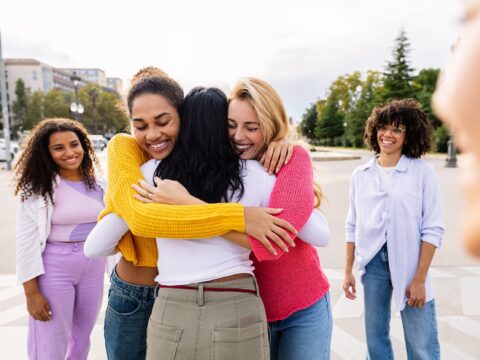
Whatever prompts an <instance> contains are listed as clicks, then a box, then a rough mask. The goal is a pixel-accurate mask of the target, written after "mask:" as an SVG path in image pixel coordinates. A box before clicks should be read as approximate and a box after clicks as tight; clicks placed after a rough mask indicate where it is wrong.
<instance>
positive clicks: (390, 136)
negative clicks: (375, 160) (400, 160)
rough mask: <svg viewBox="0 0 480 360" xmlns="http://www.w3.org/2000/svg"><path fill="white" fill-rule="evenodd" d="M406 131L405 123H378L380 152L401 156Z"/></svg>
mask: <svg viewBox="0 0 480 360" xmlns="http://www.w3.org/2000/svg"><path fill="white" fill-rule="evenodd" d="M405 133H406V128H405V125H401V124H399V125H398V126H397V125H395V124H389V125H385V124H381V125H378V126H377V142H378V146H379V147H380V154H384V155H392V156H398V157H400V156H401V155H402V149H403V145H404V144H405Z"/></svg>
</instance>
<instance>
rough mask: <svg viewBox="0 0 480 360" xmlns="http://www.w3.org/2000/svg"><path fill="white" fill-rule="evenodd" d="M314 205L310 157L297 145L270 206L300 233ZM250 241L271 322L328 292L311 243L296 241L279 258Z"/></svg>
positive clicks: (263, 298) (277, 185)
mask: <svg viewBox="0 0 480 360" xmlns="http://www.w3.org/2000/svg"><path fill="white" fill-rule="evenodd" d="M313 203H314V197H313V170H312V163H311V160H310V156H309V154H308V153H307V151H306V150H305V149H303V148H302V147H300V146H295V148H294V151H293V157H292V159H291V160H290V162H289V163H288V164H287V165H285V166H284V167H283V168H282V170H280V173H279V174H278V177H277V181H276V182H275V186H274V188H273V191H272V194H271V196H270V204H269V206H270V207H273V208H281V209H284V210H283V212H282V213H281V214H280V215H279V216H278V217H280V218H282V219H285V220H287V221H288V222H290V224H292V225H293V226H294V227H295V228H296V229H297V230H300V229H301V228H302V227H303V225H305V223H306V222H307V220H308V218H309V216H310V214H311V212H312V210H313ZM250 242H251V244H252V254H254V255H253V256H252V260H253V262H254V265H255V275H256V277H257V280H258V284H259V287H260V295H261V297H262V300H263V302H264V304H265V310H266V313H267V320H268V321H269V322H271V321H277V320H283V319H285V318H287V317H288V316H290V315H291V314H292V313H294V312H296V311H298V310H302V309H305V308H307V307H309V306H310V305H313V304H314V303H315V302H317V301H318V300H319V299H320V298H321V297H323V296H324V295H325V294H326V293H327V291H328V289H329V287H330V285H329V283H328V280H327V278H326V277H325V274H324V273H323V272H322V269H321V267H320V260H319V258H318V254H317V251H316V250H315V248H314V247H313V246H311V245H310V244H307V243H305V242H303V241H302V240H300V239H298V238H295V245H296V246H295V247H291V248H289V252H288V253H284V252H283V251H282V250H280V249H279V248H278V247H276V250H277V253H278V255H276V256H275V255H272V254H271V253H270V252H268V251H267V250H266V249H265V248H264V246H263V245H262V244H261V243H260V242H259V241H258V240H256V239H254V238H250ZM275 246H276V245H275ZM269 260H270V261H269Z"/></svg>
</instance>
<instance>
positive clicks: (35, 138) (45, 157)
mask: <svg viewBox="0 0 480 360" xmlns="http://www.w3.org/2000/svg"><path fill="white" fill-rule="evenodd" d="M63 131H72V132H74V133H75V134H76V135H77V136H78V139H79V140H80V144H81V145H82V148H83V151H84V153H85V154H84V156H83V161H82V163H81V164H80V171H81V173H82V176H83V182H84V183H85V184H86V185H87V187H88V188H89V189H94V188H95V187H96V181H95V168H94V165H96V166H97V167H98V164H99V163H98V159H97V157H96V156H95V152H94V150H93V148H92V145H91V142H90V139H89V138H88V133H87V130H86V129H85V127H84V126H83V125H82V124H80V123H79V122H77V121H74V120H71V119H60V118H58V119H45V120H42V121H40V122H39V123H38V124H37V125H36V126H35V128H34V129H33V130H32V133H31V135H30V138H29V140H28V143H27V146H26V148H25V150H24V151H23V152H22V155H21V156H20V159H19V160H18V162H17V163H16V165H15V177H14V181H15V195H18V194H19V193H20V196H21V200H22V201H25V200H26V199H28V198H29V197H30V196H33V195H35V196H42V197H43V198H44V199H45V202H47V201H50V202H51V203H52V204H53V186H54V183H55V177H56V176H57V174H58V168H57V165H56V164H55V162H54V161H53V159H52V157H51V156H50V152H49V150H48V146H49V141H50V136H51V135H52V134H54V133H57V132H63Z"/></svg>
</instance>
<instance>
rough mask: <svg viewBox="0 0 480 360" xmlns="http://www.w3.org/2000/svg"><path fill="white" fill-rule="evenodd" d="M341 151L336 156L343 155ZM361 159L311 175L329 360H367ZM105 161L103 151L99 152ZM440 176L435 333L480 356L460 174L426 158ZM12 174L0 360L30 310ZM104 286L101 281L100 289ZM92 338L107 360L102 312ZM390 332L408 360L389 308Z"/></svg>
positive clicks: (448, 347)
mask: <svg viewBox="0 0 480 360" xmlns="http://www.w3.org/2000/svg"><path fill="white" fill-rule="evenodd" d="M341 154H342V152H341V151H339V153H337V154H335V156H337V157H338V158H341V157H342V155H341ZM352 154H353V155H355V156H356V157H360V159H351V160H335V161H316V162H315V173H316V178H317V180H318V182H319V183H320V185H321V186H322V188H323V190H324V193H325V196H326V200H325V203H324V205H323V207H322V208H323V211H324V213H325V215H326V217H327V218H328V220H329V223H330V226H331V232H332V238H331V241H330V244H329V246H328V247H327V248H322V249H319V254H320V260H321V264H322V267H323V268H324V270H325V272H326V275H327V277H328V278H329V280H330V283H331V290H330V293H331V301H332V311H333V318H334V328H333V339H332V359H364V358H365V337H364V331H363V303H362V301H361V299H362V287H361V286H357V291H358V292H359V296H358V298H357V300H355V301H349V300H347V299H346V298H345V297H344V296H343V291H342V288H341V285H342V279H343V270H342V267H343V263H344V255H343V254H344V243H343V237H344V230H343V228H344V225H343V224H344V221H345V216H346V212H347V208H348V184H349V179H350V174H351V172H352V171H353V169H354V168H355V167H356V166H358V165H360V164H362V163H363V162H365V161H367V160H368V158H369V157H370V155H369V154H368V153H367V152H365V151H355V152H352V151H348V150H345V151H344V155H348V156H350V155H352ZM100 158H101V160H102V163H103V164H104V163H105V153H101V154H100ZM427 160H428V161H429V162H431V163H432V164H433V165H434V166H435V168H436V170H437V173H438V175H439V179H440V183H441V187H442V196H443V202H444V207H445V213H446V236H445V240H444V243H443V246H442V248H441V249H440V250H439V251H438V252H437V254H436V255H435V258H434V261H433V265H432V269H431V275H432V278H433V282H434V288H435V295H436V303H437V318H438V330H439V337H440V345H441V351H442V358H443V359H447V360H461V359H465V360H470V359H472V360H473V359H480V261H479V260H475V259H473V258H471V257H469V256H467V255H466V254H465V252H464V251H463V249H462V246H461V243H460V238H459V233H460V226H459V219H460V218H461V197H460V195H459V193H458V190H457V180H458V176H459V173H460V170H459V169H451V168H445V167H444V163H445V161H444V157H442V156H429V157H428V158H427ZM460 165H461V162H460ZM9 176H10V175H9V173H7V172H6V171H2V170H0V199H1V205H0V234H1V235H0V244H1V249H2V251H1V252H0V349H1V355H0V357H1V358H2V359H8V360H10V359H14V360H16V359H19V360H20V359H26V358H27V357H26V333H27V327H26V325H27V315H26V314H27V312H26V306H25V299H24V296H23V289H22V287H21V286H20V285H18V284H17V283H16V279H15V276H14V272H15V236H14V235H15V199H14V197H13V195H12V190H11V187H10V186H9V184H10V182H9ZM107 288H108V281H106V285H105V289H107ZM105 306H106V297H105V298H104V304H103V307H102V310H101V315H100V317H99V319H98V321H97V325H96V326H95V329H94V333H93V335H92V350H91V352H90V356H89V359H95V360H96V359H102V360H103V359H106V355H105V351H104V347H103V346H104V345H103V327H102V323H103V315H104V313H105ZM393 312H394V316H393V318H392V322H391V335H392V342H393V346H394V351H395V355H396V359H405V358H406V355H405V350H404V341H403V330H402V324H401V320H400V316H399V314H398V313H397V312H396V310H395V308H393Z"/></svg>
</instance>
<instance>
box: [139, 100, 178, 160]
mask: <svg viewBox="0 0 480 360" xmlns="http://www.w3.org/2000/svg"><path fill="white" fill-rule="evenodd" d="M131 115H132V134H133V136H134V137H135V139H136V140H137V143H138V145H139V146H140V147H141V148H142V149H143V150H144V151H146V152H147V153H148V154H149V155H150V156H151V157H153V158H154V159H157V160H163V159H165V158H166V157H167V156H168V155H170V153H171V152H172V150H173V147H174V146H175V143H176V141H177V138H178V133H179V131H180V116H179V115H178V111H177V109H176V108H175V107H174V106H172V105H171V104H170V102H169V101H168V100H167V99H166V98H165V97H163V96H161V95H156V94H148V93H147V94H142V95H139V96H138V97H136V98H135V99H134V100H133V102H132V110H131Z"/></svg>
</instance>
